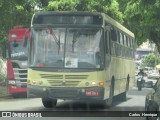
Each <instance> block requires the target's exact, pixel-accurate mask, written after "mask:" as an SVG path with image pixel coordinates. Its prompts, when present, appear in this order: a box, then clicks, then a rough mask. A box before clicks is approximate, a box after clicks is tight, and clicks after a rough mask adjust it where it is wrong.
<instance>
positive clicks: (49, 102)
mask: <svg viewBox="0 0 160 120" xmlns="http://www.w3.org/2000/svg"><path fill="white" fill-rule="evenodd" d="M42 103H43V106H44V107H45V108H54V107H56V104H57V99H49V98H42Z"/></svg>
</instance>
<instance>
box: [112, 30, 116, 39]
mask: <svg viewBox="0 0 160 120" xmlns="http://www.w3.org/2000/svg"><path fill="white" fill-rule="evenodd" d="M111 39H112V41H117V32H116V30H115V29H112V30H111Z"/></svg>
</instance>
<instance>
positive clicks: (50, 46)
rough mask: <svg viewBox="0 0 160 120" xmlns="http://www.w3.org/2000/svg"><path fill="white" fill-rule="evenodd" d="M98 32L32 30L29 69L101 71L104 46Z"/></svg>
mask: <svg viewBox="0 0 160 120" xmlns="http://www.w3.org/2000/svg"><path fill="white" fill-rule="evenodd" d="M102 33H103V32H102V29H101V28H55V27H49V28H48V27H46V28H44V27H43V28H34V27H33V28H32V44H31V66H32V67H38V65H39V64H43V65H44V66H45V67H54V68H101V67H103V66H104V65H103V64H104V44H103V37H102V36H103V34H102Z"/></svg>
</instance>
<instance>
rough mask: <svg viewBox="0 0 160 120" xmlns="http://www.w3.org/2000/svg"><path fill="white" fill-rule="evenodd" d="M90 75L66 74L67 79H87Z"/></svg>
mask: <svg viewBox="0 0 160 120" xmlns="http://www.w3.org/2000/svg"><path fill="white" fill-rule="evenodd" d="M87 78H88V75H65V79H87Z"/></svg>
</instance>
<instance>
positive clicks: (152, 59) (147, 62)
mask: <svg viewBox="0 0 160 120" xmlns="http://www.w3.org/2000/svg"><path fill="white" fill-rule="evenodd" d="M159 63H160V58H157V57H156V56H155V54H153V53H151V54H149V55H147V56H146V57H145V58H144V59H143V61H142V66H143V67H146V66H147V67H155V65H157V64H159Z"/></svg>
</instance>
